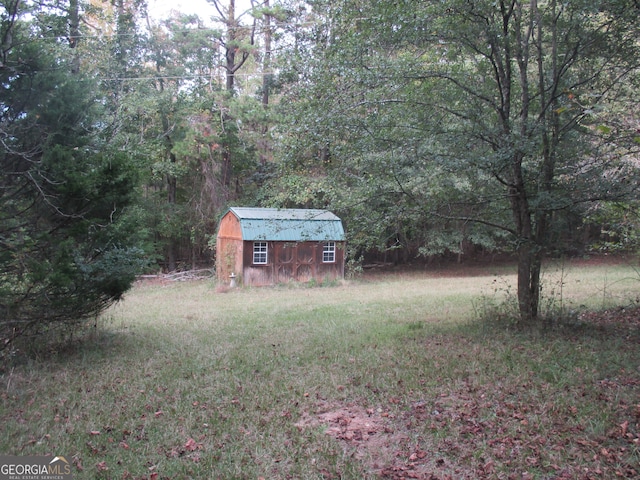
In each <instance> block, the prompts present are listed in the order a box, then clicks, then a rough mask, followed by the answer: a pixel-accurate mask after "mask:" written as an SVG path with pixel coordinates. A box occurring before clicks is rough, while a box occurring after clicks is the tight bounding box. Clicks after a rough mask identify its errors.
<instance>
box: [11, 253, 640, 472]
mask: <svg viewBox="0 0 640 480" xmlns="http://www.w3.org/2000/svg"><path fill="white" fill-rule="evenodd" d="M510 271H511V269H509V268H507V267H500V268H498V267H495V268H491V267H485V268H483V269H465V268H457V269H456V270H455V271H451V272H447V271H439V272H423V273H411V274H406V273H405V274H402V273H398V274H386V275H375V276H367V277H364V278H361V279H357V280H352V281H347V282H341V283H337V284H332V285H328V286H316V287H314V288H308V287H305V286H299V285H298V286H293V285H291V286H278V287H273V288H239V289H234V290H231V291H228V292H226V293H222V292H220V291H219V289H217V288H216V286H215V285H214V284H213V282H211V281H206V280H204V281H194V282H183V283H170V284H139V285H137V286H136V287H135V288H134V289H133V290H132V291H131V292H130V293H129V294H128V295H127V297H126V298H125V300H124V301H123V302H121V303H120V304H119V305H117V306H115V307H114V308H113V309H111V310H110V311H109V312H108V313H107V314H106V315H104V317H103V318H101V319H100V320H99V322H98V328H96V329H95V331H94V332H93V333H91V334H90V337H89V338H85V339H82V340H79V341H77V342H76V343H74V344H73V345H71V346H70V347H66V348H64V349H60V350H59V351H56V352H52V353H50V354H48V355H40V356H36V357H30V358H29V359H27V360H25V359H24V357H18V358H17V359H16V362H15V364H14V365H9V366H6V367H5V369H4V371H3V373H2V375H1V378H0V382H1V383H0V399H1V404H0V405H1V407H0V408H1V409H0V426H1V427H0V432H1V435H0V453H4V454H13V455H38V454H55V455H61V456H65V457H66V458H67V459H68V460H69V461H70V462H72V463H73V465H74V466H73V470H74V478H77V479H83V478H87V479H94V478H97V479H101V478H102V479H123V480H124V479H139V480H141V479H149V480H153V479H157V480H160V479H184V478H195V479H218V478H219V479H255V480H258V479H331V478H334V479H338V478H341V479H378V478H388V479H401V478H421V479H448V478H451V479H477V478H496V479H502V478H504V479H509V478H514V479H552V478H553V479H589V478H593V479H602V478H605V479H606V478H638V476H640V348H639V347H640V330H639V325H640V319H638V315H639V313H638V312H639V310H637V309H636V307H635V306H634V304H635V303H637V299H638V297H639V296H640V277H639V276H638V273H637V272H636V270H635V269H633V268H631V267H630V266H628V265H615V264H601V265H591V264H573V265H572V264H566V265H561V264H552V265H550V266H549V267H548V269H547V272H546V273H545V285H544V292H545V293H546V294H547V296H546V300H545V302H544V303H545V306H546V307H548V308H550V309H553V310H554V311H556V312H561V313H562V314H563V317H564V318H565V321H564V322H563V323H562V325H554V326H551V327H549V328H548V329H547V330H545V331H535V332H532V331H528V332H522V331H518V330H516V329H514V328H512V326H511V325H510V324H509V322H508V320H507V319H508V316H509V313H510V308H509V307H505V306H504V305H503V304H502V301H503V299H504V298H507V299H511V298H512V296H513V293H512V292H513V287H512V285H514V283H515V282H514V280H515V277H514V276H513V275H512V274H511V273H510ZM585 306H586V307H589V308H591V309H596V310H604V311H603V312H601V313H598V314H597V315H594V314H590V315H582V314H580V313H579V312H580V311H581V310H582V309H583V308H584V307H585ZM622 307H624V308H622ZM480 314H482V315H484V316H485V317H487V319H486V320H484V321H479V320H478V316H479V315H480Z"/></svg>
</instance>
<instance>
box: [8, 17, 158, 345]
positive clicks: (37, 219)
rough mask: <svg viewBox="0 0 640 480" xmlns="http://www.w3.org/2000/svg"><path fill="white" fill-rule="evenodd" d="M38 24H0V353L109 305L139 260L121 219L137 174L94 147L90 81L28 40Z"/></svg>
mask: <svg viewBox="0 0 640 480" xmlns="http://www.w3.org/2000/svg"><path fill="white" fill-rule="evenodd" d="M41 21H42V18H41V17H37V16H36V17H35V18H29V17H25V19H21V18H20V17H19V16H15V17H11V19H10V20H7V21H6V22H4V23H3V24H2V26H1V27H0V28H1V29H2V31H1V32H0V34H1V35H0V36H1V37H2V38H7V39H9V40H10V41H11V43H10V44H7V45H5V47H6V50H5V51H4V52H5V54H6V56H5V61H4V62H3V64H2V65H1V66H0V78H1V80H2V84H3V86H4V87H5V89H4V90H3V92H4V93H5V94H6V95H5V97H4V98H3V99H2V101H1V102H0V104H1V112H0V129H1V131H0V133H1V135H2V145H1V149H0V166H1V167H2V176H1V177H0V187H1V188H0V271H1V272H2V273H1V274H0V312H1V315H0V316H1V320H0V350H4V349H6V348H9V347H12V346H13V344H14V342H15V341H16V339H19V338H20V337H31V336H34V335H39V334H42V333H45V332H48V331H51V330H56V329H62V330H65V331H66V333H72V332H73V327H74V326H75V325H77V324H79V323H80V322H82V321H83V320H84V319H86V318H88V317H92V316H96V315H98V314H100V313H101V312H102V311H103V310H104V309H105V308H107V307H108V306H110V305H111V304H112V303H113V302H115V301H117V300H119V299H120V298H121V297H122V295H123V293H124V292H126V291H127V290H128V289H129V288H130V286H131V285H132V283H133V280H134V278H135V275H136V274H138V273H140V272H141V271H142V268H143V267H144V265H145V263H146V260H145V255H144V252H143V251H142V250H141V249H140V248H138V246H137V240H139V239H140V236H139V234H138V233H136V232H135V226H134V225H131V224H130V223H127V222H126V221H123V220H125V219H126V212H127V209H128V207H129V205H130V204H131V202H132V201H133V199H134V197H135V195H136V194H137V182H138V177H137V171H136V170H135V169H134V168H133V165H132V162H131V160H130V156H129V155H127V154H126V153H125V152H124V151H120V150H116V149H113V148H112V147H111V146H110V145H109V143H108V142H107V141H105V138H104V136H103V132H102V131H101V129H100V128H99V125H100V124H101V122H100V116H99V114H100V113H101V111H100V107H99V102H96V99H95V98H94V97H93V96H92V94H91V92H92V91H95V84H94V83H93V81H91V80H90V79H88V78H86V77H83V76H82V75H80V74H78V73H72V71H73V68H72V64H73V58H70V56H69V55H68V50H65V49H64V48H62V47H60V46H57V45H56V43H55V41H54V40H55V38H50V37H49V38H47V36H46V35H45V38H44V39H43V38H42V37H41V36H39V35H38V34H37V31H38V28H39V26H40V23H39V22H41ZM30 29H32V30H30ZM8 32H10V33H11V34H9V33H8ZM34 32H35V35H34ZM34 92H37V94H34Z"/></svg>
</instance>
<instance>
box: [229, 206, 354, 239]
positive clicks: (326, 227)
mask: <svg viewBox="0 0 640 480" xmlns="http://www.w3.org/2000/svg"><path fill="white" fill-rule="evenodd" d="M229 210H230V211H231V212H232V213H233V214H234V215H235V216H236V217H237V218H238V220H239V221H240V228H241V229H242V238H243V239H244V240H250V241H256V240H257V241H259V240H275V241H282V242H302V241H310V242H321V241H329V240H333V241H343V240H344V239H345V236H344V229H343V228H342V221H341V220H340V218H338V217H337V216H336V215H334V214H333V213H331V212H329V211H327V210H313V209H291V208H282V209H280V208H245V207H231V208H230V209H229Z"/></svg>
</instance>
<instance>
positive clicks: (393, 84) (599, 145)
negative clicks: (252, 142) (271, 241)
mask: <svg viewBox="0 0 640 480" xmlns="http://www.w3.org/2000/svg"><path fill="white" fill-rule="evenodd" d="M313 4H314V6H315V7H316V8H317V9H319V10H320V11H321V12H323V13H324V15H326V17H327V18H328V20H326V21H325V24H324V25H325V28H324V30H322V32H323V37H321V38H322V41H323V42H324V43H323V44H319V43H317V44H316V47H315V48H316V49H318V50H321V52H320V53H321V56H320V55H316V56H314V58H313V59H312V60H311V62H308V63H307V64H306V69H307V71H308V72H310V73H309V74H307V77H311V78H306V79H305V82H304V83H302V84H301V89H300V90H299V91H298V92H297V95H298V97H297V98H296V103H295V104H294V105H292V107H291V108H293V109H294V110H293V112H294V115H298V116H297V117H296V118H297V127H296V130H294V131H292V132H291V133H293V135H291V134H290V137H293V138H302V137H298V136H296V134H295V132H296V131H298V130H299V131H300V132H301V133H303V134H304V138H303V139H302V143H303V144H304V145H311V146H313V145H315V148H318V146H320V147H324V146H328V148H329V152H330V162H331V166H329V167H328V168H325V169H324V171H325V172H328V173H329V175H335V174H337V175H339V178H340V179H343V181H342V182H341V183H342V184H346V185H348V183H346V182H345V181H344V180H346V179H348V180H349V182H351V184H352V185H353V184H355V185H357V186H359V187H360V188H361V191H363V192H364V191H366V190H365V189H366V188H368V190H369V193H368V197H367V198H366V199H362V202H363V203H364V202H366V203H367V205H368V206H372V207H373V208H372V211H374V212H378V211H379V212H385V211H386V212H388V213H391V214H392V215H388V214H384V215H382V216H381V218H380V220H381V221H385V220H386V223H385V225H387V226H388V225H390V223H389V221H388V219H391V218H401V214H405V215H406V213H410V215H409V216H408V218H409V219H414V220H417V219H421V220H420V222H421V223H418V225H423V226H424V225H426V224H427V223H429V224H431V226H432V227H435V228H444V227H446V225H447V222H454V223H455V224H457V225H458V226H459V227H463V226H464V228H465V229H466V228H468V227H471V226H474V227H473V228H477V227H482V228H481V229H480V230H477V231H476V232H475V233H474V235H476V236H479V237H485V236H486V233H487V232H488V231H489V230H487V228H490V229H492V230H493V231H499V232H503V233H504V234H507V235H508V236H509V238H510V241H511V242H512V245H513V248H514V250H515V251H516V253H517V256H518V289H517V291H518V306H519V311H520V317H521V319H522V321H524V322H535V321H537V320H538V319H539V299H540V288H541V286H540V274H541V265H542V260H543V258H544V257H545V256H546V255H548V254H549V253H552V250H553V248H554V247H555V246H557V242H555V240H557V239H558V238H560V237H559V235H557V234H556V228H558V226H559V224H560V222H559V220H561V219H562V217H563V216H565V215H566V214H568V213H569V212H576V211H579V210H580V209H583V208H584V207H585V206H586V205H589V204H593V203H594V202H600V201H607V200H613V199H624V198H633V197H634V196H636V194H637V191H636V188H637V185H638V184H637V181H636V178H637V159H636V157H633V153H634V152H636V153H637V143H635V142H634V139H635V138H637V133H636V132H635V131H634V130H633V129H632V128H629V127H630V125H629V122H625V121H622V119H625V120H626V118H628V105H632V104H633V102H634V95H635V94H636V92H634V90H633V88H630V84H629V82H630V80H631V76H632V75H634V74H637V71H638V59H640V55H639V52H638V48H639V45H638V41H637V38H638V35H637V34H638V28H637V27H638V24H637V15H638V6H637V5H636V4H635V2H631V1H623V0H620V1H608V2H587V1H584V2H563V3H560V2H556V1H555V0H548V1H542V0H540V1H537V0H530V1H519V0H510V1H507V0H501V1H498V2H489V1H480V2H469V1H466V0H453V1H448V2H438V1H421V2H410V1H399V2H363V1H357V0H353V1H343V2H326V3H325V2H320V1H318V2H313ZM320 46H321V47H322V48H321V49H320ZM614 114H615V115H614ZM301 126H304V127H306V128H304V127H301ZM636 128H637V127H636ZM297 145H298V148H297V151H299V152H300V151H302V149H301V148H300V143H298V144H297ZM315 158H316V159H318V160H325V161H326V159H327V157H326V156H324V157H320V158H318V157H315ZM316 164H318V163H316ZM367 176H369V179H368V180H367V179H366V177H367ZM350 191H353V188H351V189H350ZM381 199H383V200H384V205H381V207H382V210H379V209H377V208H376V207H375V205H376V204H379V202H380V200H381ZM420 211H422V213H421V214H419V213H420ZM416 214H419V215H418V216H416ZM423 238H424V237H423ZM450 239H451V238H450ZM459 239H460V238H458V239H457V240H456V241H459ZM425 246H426V247H427V248H428V247H429V245H425Z"/></svg>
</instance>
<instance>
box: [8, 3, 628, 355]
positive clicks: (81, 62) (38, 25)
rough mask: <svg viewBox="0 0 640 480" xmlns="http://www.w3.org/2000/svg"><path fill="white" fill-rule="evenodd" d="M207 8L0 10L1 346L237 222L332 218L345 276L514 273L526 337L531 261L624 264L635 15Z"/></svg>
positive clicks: (603, 9)
mask: <svg viewBox="0 0 640 480" xmlns="http://www.w3.org/2000/svg"><path fill="white" fill-rule="evenodd" d="M208 3H209V4H210V5H211V6H212V7H213V12H214V14H213V16H212V17H210V18H200V17H199V16H198V15H194V14H181V13H180V12H179V11H173V12H172V13H171V15H170V16H169V17H167V18H156V17H155V16H152V15H150V9H149V5H148V4H147V2H146V1H145V0H110V1H103V0H89V1H83V0H66V1H65V0H42V1H29V0H2V1H1V4H2V9H1V10H0V15H1V19H0V20H1V26H0V42H1V48H0V78H1V81H2V97H1V98H0V105H1V110H0V140H1V142H2V143H1V145H0V147H1V148H2V151H1V152H0V162H2V181H1V184H0V207H1V208H0V262H1V263H2V276H1V278H0V307H1V308H2V311H3V313H4V318H5V319H6V320H5V321H4V323H3V332H4V333H3V338H4V339H5V345H8V344H10V343H11V341H12V339H13V338H15V337H16V336H19V335H26V334H31V333H36V332H38V331H40V330H42V328H43V325H46V326H50V325H52V324H56V322H61V323H62V324H65V322H67V321H68V320H70V319H77V318H79V317H81V318H82V317H86V316H91V315H94V314H96V313H98V312H100V311H102V310H103V309H104V308H106V306H108V305H110V304H111V303H112V302H113V301H115V300H117V299H118V298H120V296H121V295H122V294H123V293H124V292H125V291H126V290H127V289H128V288H129V287H130V286H131V284H132V282H133V280H134V278H135V276H136V275H137V274H139V273H140V271H141V270H142V269H144V268H148V269H152V270H163V271H175V270H186V269H193V268H199V267H207V266H210V265H212V263H213V262H214V261H215V251H214V246H215V233H216V228H217V222H218V220H219V219H220V217H221V215H222V214H223V213H224V212H225V210H226V209H227V208H228V207H229V206H232V205H236V206H262V207H282V208H326V209H329V210H332V211H333V212H335V213H336V214H337V215H339V216H340V217H341V218H342V219H343V222H344V224H345V227H346V231H347V232H348V245H349V252H348V254H349V260H350V266H351V269H353V270H357V269H358V268H359V267H360V266H362V264H363V263H365V262H371V261H384V262H394V263H409V262H416V261H433V260H434V259H441V258H455V259H457V260H459V261H462V260H463V259H466V258H475V257H477V256H479V255H484V254H496V253H499V254H501V253H506V254H509V255H513V256H514V257H515V258H516V259H517V263H518V288H517V292H518V293H517V295H518V304H519V312H520V318H521V320H523V321H536V320H537V319H538V316H539V315H538V313H539V312H538V304H539V292H540V283H539V281H540V269H541V265H542V261H543V260H544V258H546V257H548V256H555V255H583V254H587V253H591V252H600V253H602V252H616V251H620V250H625V251H635V250H636V249H637V246H638V214H637V200H638V190H637V189H638V153H639V152H638V150H639V149H640V120H639V119H638V113H639V111H638V101H637V96H638V91H639V89H638V86H639V82H640V77H639V75H638V74H639V64H640V54H639V53H638V49H639V48H640V45H639V42H638V38H640V35H639V33H640V32H638V26H639V22H638V18H639V17H640V15H639V14H640V4H639V2H638V1H637V0H635V1H634V0H609V1H586V0H581V1H575V2H557V1H556V0H530V1H519V0H511V1H506V0H500V1H480V2H468V1H464V0H452V1H449V2H438V1H430V0H422V1H409V0H397V1H393V2H388V1H379V2H377V1H374V2H372V1H361V0H339V1H329V0H313V1H307V2H304V1H298V0H295V1H294V0H260V1H259V0H251V1H250V2H240V1H239V0H208ZM34 319H37V321H36V320H34ZM46 328H49V327H46Z"/></svg>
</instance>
